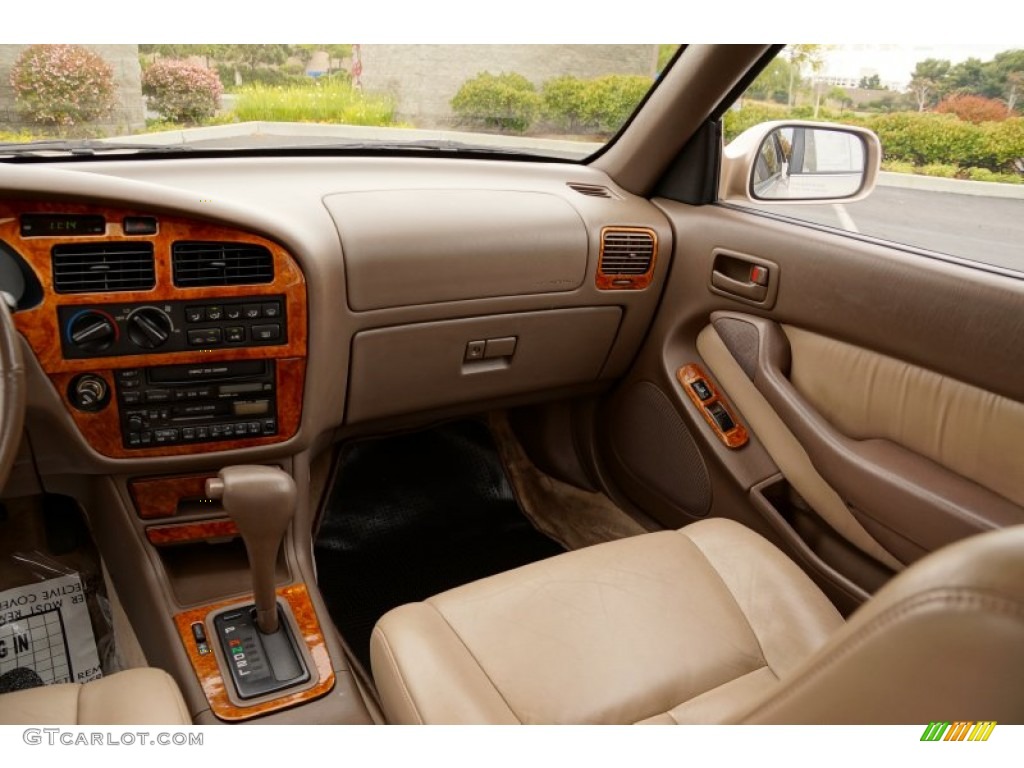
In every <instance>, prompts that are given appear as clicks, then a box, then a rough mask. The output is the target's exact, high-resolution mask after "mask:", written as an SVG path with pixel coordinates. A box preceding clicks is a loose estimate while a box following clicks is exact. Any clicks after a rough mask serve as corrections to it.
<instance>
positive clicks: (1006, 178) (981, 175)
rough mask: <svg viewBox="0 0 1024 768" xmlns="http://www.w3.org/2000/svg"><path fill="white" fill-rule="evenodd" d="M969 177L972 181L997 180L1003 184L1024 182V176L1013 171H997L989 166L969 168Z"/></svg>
mask: <svg viewBox="0 0 1024 768" xmlns="http://www.w3.org/2000/svg"><path fill="white" fill-rule="evenodd" d="M966 171H967V174H966V175H967V178H968V179H970V180H971V181H995V182H999V183H1001V184H1024V176H1020V175H1016V174H1012V173H997V172H995V171H990V170H989V169H988V168H968V169H966Z"/></svg>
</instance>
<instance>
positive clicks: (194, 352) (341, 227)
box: [0, 157, 672, 472]
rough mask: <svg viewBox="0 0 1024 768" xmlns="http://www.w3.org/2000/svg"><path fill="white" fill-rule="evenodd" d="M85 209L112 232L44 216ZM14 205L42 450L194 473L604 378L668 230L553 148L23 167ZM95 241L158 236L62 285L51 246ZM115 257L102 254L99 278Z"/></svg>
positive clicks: (9, 193) (659, 269)
mask: <svg viewBox="0 0 1024 768" xmlns="http://www.w3.org/2000/svg"><path fill="white" fill-rule="evenodd" d="M41 214H45V215H49V216H50V217H52V220H50V221H48V220H47V219H46V218H45V216H43V217H42V219H41V222H42V226H43V227H44V229H43V230H40V229H39V225H37V228H36V230H35V231H26V229H25V224H24V222H25V217H26V216H29V217H31V216H37V217H39V216H40V215H41ZM90 216H91V217H94V218H95V217H99V218H100V219H101V220H102V221H103V229H102V231H93V232H90V233H87V234H81V233H71V232H68V231H67V230H66V229H65V230H60V229H52V230H47V229H45V228H46V227H51V228H54V227H59V226H63V225H66V223H67V220H81V219H82V217H90ZM62 217H63V219H62ZM0 219H2V221H3V223H2V224H0V241H2V242H3V243H4V244H5V245H6V248H7V250H8V251H10V252H13V253H14V254H16V255H17V257H18V258H20V259H21V260H22V261H23V262H24V264H26V265H27V266H28V268H29V269H30V270H31V272H32V273H33V274H34V275H35V277H36V279H38V281H39V284H40V287H41V295H40V296H39V297H38V301H37V302H36V303H35V304H33V305H32V306H25V307H19V311H18V312H17V313H16V314H15V319H16V324H17V326H18V329H19V330H20V331H21V332H22V334H23V335H24V336H25V338H26V340H27V342H28V346H29V347H30V349H31V351H32V353H33V358H34V362H31V364H30V365H29V373H30V376H33V377H41V378H43V379H44V381H43V382H38V381H37V382H36V383H37V384H39V386H35V387H33V388H32V394H31V396H30V398H29V414H28V415H29V428H30V430H31V431H32V432H33V437H34V449H35V451H36V454H37V455H36V460H37V461H38V462H39V463H40V464H41V465H43V467H44V470H45V469H47V468H49V469H50V470H57V471H67V470H74V471H91V472H97V471H104V470H108V471H109V470H113V469H114V468H116V469H117V471H123V470H127V471H132V470H133V468H136V467H138V468H141V467H144V466H147V460H151V459H154V458H159V459H160V460H161V462H162V464H161V466H162V467H164V466H166V467H167V468H168V469H174V470H187V469H190V468H192V467H198V466H202V465H203V462H202V457H203V456H204V455H205V456H209V455H210V454H214V453H215V454H216V455H217V460H218V461H223V462H225V463H226V462H237V461H240V460H242V457H244V458H245V460H247V461H260V460H266V459H272V458H274V457H275V456H285V455H292V454H294V453H296V452H298V451H301V450H304V449H306V448H309V447H310V446H312V445H313V444H314V443H317V442H318V441H319V442H322V441H323V440H325V439H327V440H329V439H332V438H334V437H337V436H339V435H341V436H343V435H344V433H345V431H346V430H361V431H368V430H372V429H375V428H378V427H380V428H387V427H389V426H391V425H394V424H396V423H402V422H404V421H415V420H418V419H424V418H430V417H434V416H437V415H443V414H447V413H453V412H459V411H463V412H466V411H470V410H482V409H483V408H486V407H492V406H494V405H501V404H512V403H516V402H525V401H529V400H536V399H542V398H546V397H553V396H561V395H567V394H572V393H573V392H578V391H581V390H583V389H588V388H589V389H595V388H600V387H602V386H607V384H608V382H610V381H611V380H612V379H614V378H616V377H617V376H620V375H621V374H622V373H623V372H624V371H625V370H626V368H627V366H628V365H629V363H630V361H631V360H632V358H633V356H634V355H635V353H636V350H637V349H638V347H639V344H640V342H641V341H642V339H643V336H644V334H645V333H646V330H647V327H648V326H649V324H650V320H651V318H652V316H653V313H654V310H655V308H656V306H657V303H658V301H659V299H660V294H661V289H662V286H663V284H664V279H665V275H666V273H667V270H668V267H669V261H670V259H669V254H670V253H671V247H672V239H671V231H670V230H669V228H668V225H667V222H666V220H665V218H664V217H663V215H662V214H661V213H660V212H658V211H657V209H656V208H654V207H653V206H652V205H651V204H649V203H648V202H647V201H645V200H642V199H640V198H636V197H633V196H631V195H629V194H628V193H625V192H624V191H623V190H621V189H618V188H617V187H615V185H614V184H612V183H611V182H610V180H609V179H608V178H607V177H606V176H604V175H603V174H601V173H600V172H598V171H595V170H593V169H591V168H587V167H583V166H579V165H574V164H562V163H550V164H533V163H516V162H508V161H477V160H473V161H467V160H450V159H437V160H435V159H421V158H414V159H413V158H410V159H404V158H372V159H371V158H352V157H347V158H346V157H339V158H322V157H321V158H315V159H314V158H251V157H247V158H237V159H233V158H205V159H203V158H196V159H182V160H149V161H147V160H139V159H133V160H130V161H123V160H122V161H91V162H87V163H75V164H72V163H67V164H64V165H63V166H55V165H52V164H47V165H46V166H41V165H38V166H36V165H33V166H28V167H25V166H20V167H12V168H10V169H9V172H5V176H4V178H3V179H2V180H0ZM54 222H56V223H54ZM139 222H142V225H143V228H142V229H141V230H139V229H137V227H138V226H139ZM147 227H148V228H147ZM30 229H31V228H30ZM196 244H198V245H199V246H202V245H203V244H206V245H211V244H217V245H218V246H219V247H220V248H221V249H220V250H219V251H214V252H213V255H212V256H211V255H210V254H209V253H205V251H204V255H203V258H206V259H207V261H209V260H210V259H213V260H214V263H218V264H219V262H217V261H216V260H217V258H220V259H221V261H223V260H224V259H223V257H224V255H225V253H228V255H229V256H230V255H231V251H230V248H228V250H227V251H225V250H224V249H225V247H227V246H229V245H238V244H241V245H243V246H246V247H252V248H256V249H262V251H264V252H265V253H266V254H269V257H268V258H269V262H268V263H269V264H270V265H271V272H272V275H271V276H270V277H267V276H266V275H263V276H262V277H260V279H259V281H258V282H247V280H246V278H245V275H242V277H241V278H239V279H234V280H232V279H229V280H227V282H226V283H225V282H223V281H222V283H220V284H217V283H209V284H207V283H203V284H201V285H196V284H190V283H188V282H187V281H186V282H185V283H181V282H180V281H179V279H178V278H179V275H178V268H179V258H185V257H188V258H191V257H190V255H189V253H188V250H189V247H190V246H195V245H196ZM96 246H100V250H101V251H104V249H105V248H112V249H113V250H114V251H116V250H117V249H118V248H128V249H129V250H131V249H132V247H134V246H141V247H142V248H143V250H145V251H148V252H151V254H152V265H153V266H152V268H153V275H152V281H151V283H144V284H143V285H141V286H138V285H133V286H132V287H131V290H123V289H122V288H121V284H119V283H118V282H117V281H116V280H108V281H107V282H105V283H101V284H100V288H99V289H95V290H94V289H91V288H90V287H89V286H90V285H92V284H91V283H88V282H86V283H85V284H84V286H81V285H80V286H73V288H74V290H72V291H70V292H69V291H67V290H61V289H60V287H59V286H58V285H57V284H56V282H55V279H56V278H55V276H56V272H55V271H54V270H55V269H56V268H57V266H59V264H58V262H60V263H63V262H61V259H65V260H66V254H67V253H68V252H70V253H71V254H72V255H74V254H75V253H77V252H78V251H81V250H83V249H84V250H85V251H89V249H90V247H92V248H93V250H95V247H96ZM136 250H137V249H136ZM193 250H195V249H193ZM200 250H202V249H201V248H200ZM207 250H208V249H207ZM248 255H249V254H248V252H247V253H246V258H248ZM117 258H119V257H118V256H117V253H115V254H114V257H113V258H111V257H108V256H104V257H101V259H100V262H101V263H100V264H99V265H98V266H97V265H96V264H92V265H89V266H88V267H87V270H88V275H87V278H88V279H93V278H95V277H96V274H97V272H102V271H104V270H107V269H111V268H118V265H117V263H116V262H117ZM104 259H106V260H107V261H113V262H114V265H113V267H111V266H110V264H107V263H105V262H104ZM185 260H187V258H185ZM76 263H77V262H74V259H72V265H73V266H74V264H76ZM220 267H221V273H222V277H223V273H225V268H224V267H223V265H220ZM227 271H228V272H230V269H228V270H227ZM254 308H255V311H256V312H257V314H256V315H254V316H253V317H252V318H247V317H246V315H245V314H243V313H245V312H251V311H254ZM268 308H269V309H268ZM264 309H267V310H268V311H270V312H271V316H270V317H263V316H262V315H261V314H259V313H260V312H262V311H263V310H264ZM152 310H155V311H156V314H154V312H153V311H152ZM83 312H84V313H86V315H87V316H86V317H85V318H84V319H83V317H82V313H83ZM89 312H92V313H93V314H92V315H89V314H88V313H89ZM211 312H212V313H213V314H211ZM229 312H230V313H231V315H230V316H228V313H229ZM140 313H141V315H142V317H141V318H140V317H139V315H140ZM278 313H279V315H278ZM103 315H105V316H106V318H107V319H103V317H102V316H103ZM161 315H162V316H161ZM93 321H97V322H98V325H104V324H106V326H107V327H106V328H105V329H104V328H98V329H97V327H96V325H97V322H93ZM111 327H112V330H111ZM154 327H155V328H156V330H155V331H154ZM268 329H270V330H268ZM275 329H276V330H275ZM257 333H259V334H263V335H262V336H260V337H257V335H256V334H257ZM268 333H270V334H272V336H273V337H272V338H270V337H268V336H267V335H266V334H268ZM154 334H155V336H154ZM204 334H205V335H204ZM97 335H99V337H101V341H104V340H105V342H109V341H110V338H111V335H113V337H114V338H115V341H114V342H113V343H107V344H106V346H104V345H103V343H100V344H99V345H97V344H96V343H95V342H96V337H97ZM164 336H166V337H167V339H164V338H163V337H164ZM154 339H156V340H157V341H158V343H156V344H155V345H154ZM83 347H84V350H83ZM242 364H246V365H248V366H249V367H245V366H244V365H242ZM254 364H255V365H258V366H267V365H269V368H266V367H264V368H258V370H257V369H256V368H253V367H252V365H254ZM218 367H219V369H220V374H222V376H221V378H217V376H218V373H217V369H218ZM204 370H205V372H206V373H204ZM136 374H139V375H141V382H142V384H141V387H140V386H139V385H138V384H133V383H132V382H133V381H139V379H138V378H134V379H133V377H134V376H136ZM207 374H208V375H210V376H211V377H212V378H211V381H210V382H209V384H210V386H208V382H206V381H205V379H204V376H205V375H207ZM83 376H86V377H91V378H95V379H99V380H100V382H101V384H102V385H103V386H104V387H105V389H106V391H107V394H106V395H105V401H104V402H103V403H102V407H96V403H95V402H93V401H90V402H88V403H87V406H88V407H84V408H83V407H82V403H81V402H79V400H80V396H81V393H80V392H79V391H78V390H76V385H78V384H81V382H82V377H83ZM190 376H195V377H197V378H196V379H195V380H194V381H193V380H191V379H189V377H190ZM254 376H255V377H256V379H259V383H260V384H261V385H262V387H263V389H262V391H261V390H259V389H258V388H257V386H256V381H255V379H253V377H254ZM261 376H262V378H260V377H261ZM247 377H248V378H247ZM232 382H239V384H238V387H241V388H242V389H244V390H245V391H242V392H236V391H234V389H233V387H234V385H233V383H232ZM93 383H94V382H93ZM126 384H127V385H128V387H129V388H132V387H134V389H135V390H136V391H139V390H141V392H140V393H139V394H132V393H131V392H129V391H128V390H127V389H126V388H125V385H126ZM245 386H248V389H245ZM235 388H237V387H235ZM86 389H89V387H86ZM161 390H164V391H161ZM126 395H127V396H128V397H129V398H132V402H126V401H125V396H126ZM90 397H92V398H93V400H94V399H95V393H93V395H92V396H90ZM150 397H154V398H157V399H156V400H155V401H153V402H150V400H149V398H150ZM140 398H141V401H140ZM165 398H166V399H165ZM87 399H88V397H87ZM100 399H103V398H100ZM203 409H207V410H208V412H205V411H204V410H203ZM210 414H213V416H216V418H213V417H212V416H211V415H210ZM250 415H251V418H249V417H250ZM150 417H154V418H150ZM129 420H130V422H131V423H130V424H129ZM143 422H144V425H143V426H142V427H140V426H139V424H140V423H143ZM220 422H227V423H226V424H223V425H222V424H221V423H220ZM203 425H205V426H207V427H214V426H218V427H219V426H224V427H225V428H226V429H228V430H229V431H228V432H227V433H226V434H225V433H224V432H223V431H220V432H219V433H218V434H217V435H215V436H214V435H210V434H209V430H207V431H205V432H203V433H201V434H200V433H198V432H197V430H198V429H199V427H200V426H203ZM266 425H270V427H267V428H266V429H265V426H266ZM186 429H187V430H188V432H187V433H186V432H185V430H186ZM250 430H251V431H250ZM158 432H159V434H160V438H159V441H158V440H157V434H158ZM140 435H141V436H140ZM186 435H187V437H186ZM168 436H172V437H168ZM144 438H145V442H143V439H144ZM69 445H78V446H80V448H81V450H78V451H69V450H68V446H69ZM206 464H208V461H207V462H206Z"/></svg>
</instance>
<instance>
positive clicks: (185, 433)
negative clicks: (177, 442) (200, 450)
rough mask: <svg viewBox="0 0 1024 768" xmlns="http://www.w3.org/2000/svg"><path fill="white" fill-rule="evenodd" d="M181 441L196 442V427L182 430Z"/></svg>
mask: <svg viewBox="0 0 1024 768" xmlns="http://www.w3.org/2000/svg"><path fill="white" fill-rule="evenodd" d="M181 439H182V440H195V439H196V430H195V427H185V428H184V429H182V430H181Z"/></svg>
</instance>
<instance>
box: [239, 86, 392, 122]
mask: <svg viewBox="0 0 1024 768" xmlns="http://www.w3.org/2000/svg"><path fill="white" fill-rule="evenodd" d="M235 117H236V118H237V119H238V120H241V121H243V122H248V121H250V120H266V121H268V122H299V123H337V124H342V125H372V126H388V125H393V124H394V121H395V108H394V104H392V103H391V101H390V100H389V99H386V98H384V97H381V96H371V95H364V94H363V93H361V92H360V91H357V90H355V89H353V88H352V86H350V85H349V84H348V83H346V82H344V81H343V80H334V81H328V80H324V81H322V82H319V83H317V82H310V81H309V79H308V78H307V79H306V81H305V84H303V85H292V86H287V87H283V88H282V87H269V86H265V85H250V86H246V87H244V88H242V89H241V90H240V91H239V92H238V102H237V103H236V104H235Z"/></svg>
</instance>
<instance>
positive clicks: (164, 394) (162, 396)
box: [146, 389, 171, 403]
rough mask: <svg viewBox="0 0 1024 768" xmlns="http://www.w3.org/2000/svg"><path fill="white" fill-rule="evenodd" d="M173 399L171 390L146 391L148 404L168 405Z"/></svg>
mask: <svg viewBox="0 0 1024 768" xmlns="http://www.w3.org/2000/svg"><path fill="white" fill-rule="evenodd" d="M170 399H171V390H169V389H148V390H146V402H147V403H166V402H167V401H168V400H170Z"/></svg>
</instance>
